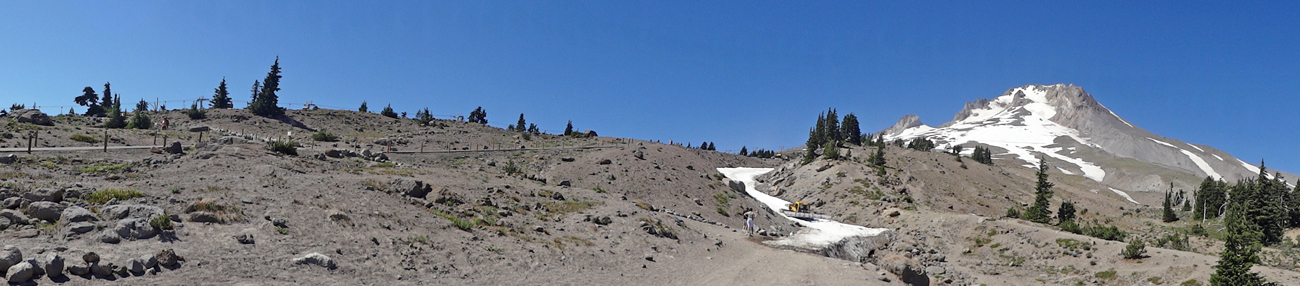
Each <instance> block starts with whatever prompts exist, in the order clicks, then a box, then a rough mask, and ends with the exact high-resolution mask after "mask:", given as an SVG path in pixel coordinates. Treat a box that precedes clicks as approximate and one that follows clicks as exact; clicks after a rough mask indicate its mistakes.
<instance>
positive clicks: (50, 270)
mask: <svg viewBox="0 0 1300 286" xmlns="http://www.w3.org/2000/svg"><path fill="white" fill-rule="evenodd" d="M41 265H42V266H43V267H44V268H45V276H46V277H59V276H63V257H62V256H59V254H58V253H54V252H49V253H46V254H45V256H44V257H42V258H41Z"/></svg>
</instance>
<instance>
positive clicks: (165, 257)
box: [153, 249, 181, 267]
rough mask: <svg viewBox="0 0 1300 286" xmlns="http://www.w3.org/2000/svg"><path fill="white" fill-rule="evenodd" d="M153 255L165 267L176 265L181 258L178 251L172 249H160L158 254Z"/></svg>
mask: <svg viewBox="0 0 1300 286" xmlns="http://www.w3.org/2000/svg"><path fill="white" fill-rule="evenodd" d="M153 257H154V258H156V259H157V260H158V265H161V266H163V267H173V266H176V265H177V264H178V263H180V262H179V261H180V260H181V257H180V256H179V255H176V251H174V250H171V249H166V250H162V251H158V254H154V256H153Z"/></svg>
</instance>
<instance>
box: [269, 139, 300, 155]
mask: <svg viewBox="0 0 1300 286" xmlns="http://www.w3.org/2000/svg"><path fill="white" fill-rule="evenodd" d="M266 144H267V148H268V149H271V151H273V152H276V153H280V154H285V155H292V156H298V142H294V141H271V142H268V143H266Z"/></svg>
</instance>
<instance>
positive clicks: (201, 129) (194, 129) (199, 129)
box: [190, 125, 212, 132]
mask: <svg viewBox="0 0 1300 286" xmlns="http://www.w3.org/2000/svg"><path fill="white" fill-rule="evenodd" d="M208 130H212V128H210V127H208V126H206V125H200V126H194V127H190V132H208Z"/></svg>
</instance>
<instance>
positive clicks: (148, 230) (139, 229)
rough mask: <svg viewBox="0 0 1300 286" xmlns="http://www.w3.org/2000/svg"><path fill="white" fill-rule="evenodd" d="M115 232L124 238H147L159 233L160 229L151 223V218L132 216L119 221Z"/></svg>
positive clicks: (114, 229)
mask: <svg viewBox="0 0 1300 286" xmlns="http://www.w3.org/2000/svg"><path fill="white" fill-rule="evenodd" d="M113 232H115V233H117V236H120V237H122V238H133V239H145V238H150V237H153V236H154V235H156V234H158V230H157V229H154V228H153V226H152V225H149V219H144V218H130V219H124V220H119V221H117V226H116V227H114V228H113Z"/></svg>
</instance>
